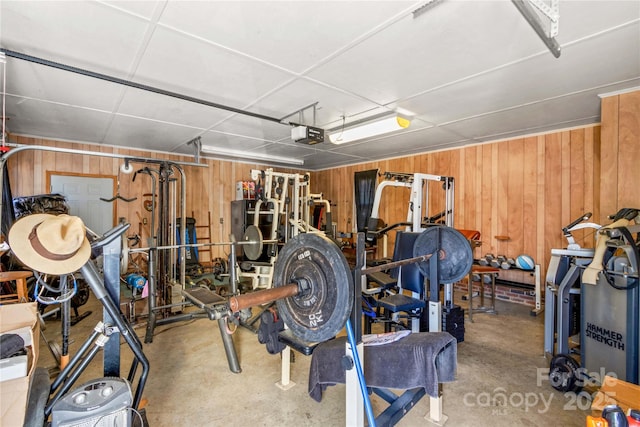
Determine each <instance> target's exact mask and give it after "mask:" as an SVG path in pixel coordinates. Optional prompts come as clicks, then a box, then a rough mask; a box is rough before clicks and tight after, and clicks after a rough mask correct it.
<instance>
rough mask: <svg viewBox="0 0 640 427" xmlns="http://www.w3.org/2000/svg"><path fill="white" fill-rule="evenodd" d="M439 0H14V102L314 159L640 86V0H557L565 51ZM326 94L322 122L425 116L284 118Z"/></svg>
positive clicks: (456, 134) (9, 38) (396, 149)
mask: <svg viewBox="0 0 640 427" xmlns="http://www.w3.org/2000/svg"><path fill="white" fill-rule="evenodd" d="M543 1H544V2H546V3H548V2H549V1H550V0H543ZM426 3H427V0H425V1H420V2H414V1H405V2H400V1H395V2H394V1H380V2H373V1H349V0H344V1H322V2H319V1H303V0H301V1H255V2H254V1H208V2H201V1H180V2H176V1H164V0H158V1H144V2H139V1H108V2H105V1H91V0H86V1H82V2H76V1H48V2H35V1H6V0H3V1H0V52H4V53H5V55H6V78H7V90H6V92H7V94H6V99H7V104H6V105H7V106H6V111H4V114H5V115H6V116H7V117H9V118H10V121H9V130H10V131H11V132H13V133H16V134H25V135H31V136H38V137H43V138H53V139H64V140H69V141H79V142H82V141H86V142H97V143H104V144H110V145H114V146H122V147H131V146H134V147H136V148H139V149H141V150H145V149H147V150H155V151H166V152H170V153H184V154H186V155H191V154H194V153H193V145H187V142H188V141H190V140H192V139H193V138H195V137H198V136H200V137H201V138H202V143H203V144H205V145H214V146H218V147H221V148H225V149H235V150H241V153H243V154H244V156H245V157H246V159H245V160H247V161H251V159H250V158H249V157H250V156H251V154H252V153H254V154H262V155H268V154H270V153H271V154H272V155H280V156H286V157H292V156H293V157H296V158H300V159H304V161H305V164H304V166H303V168H305V169H311V170H314V169H324V168H329V167H337V166H342V165H346V164H354V163H360V162H363V161H373V160H379V159H384V158H390V157H396V156H399V155H407V154H412V153H417V152H422V151H430V150H437V149H443V148H448V147H455V146H460V145H465V144H472V143H478V142H483V141H488V140H493V139H502V138H506V137H517V136H519V135H524V134H528V133H533V132H542V131H551V130H557V129H560V128H565V127H570V126H578V125H583V124H592V123H597V122H598V121H599V119H600V102H601V101H600V98H598V97H597V94H599V93H607V92H611V91H620V90H622V91H624V90H637V89H638V87H640V0H630V1H609V0H590V1H568V0H560V3H559V5H560V19H559V27H558V28H559V33H558V36H557V41H558V42H559V43H560V44H561V47H562V49H561V55H560V57H559V58H555V57H554V56H553V55H552V54H551V53H550V52H549V51H548V50H547V48H546V46H545V44H544V43H543V42H542V41H541V40H540V39H539V37H538V36H537V34H536V33H535V31H534V29H533V28H532V27H531V26H530V24H529V23H528V22H527V20H526V19H525V18H524V17H523V16H522V15H521V14H520V12H519V11H518V10H517V9H516V7H515V6H514V5H513V3H512V2H511V1H507V0H497V1H490V0H487V1H464V0H440V1H435V2H434V3H432V4H431V5H430V6H429V7H426V8H420V6H421V5H423V4H426ZM414 10H418V13H416V14H415V15H414V14H413V13H412V12H413V11H414ZM543 21H544V19H543ZM544 25H545V26H548V23H545V24H544ZM15 52H18V53H19V54H16V53H15ZM20 54H26V55H30V56H33V57H36V58H29V57H21V56H20ZM46 60H53V61H56V62H57V63H49V65H51V66H45V65H42V64H39V63H38V62H39V61H40V62H42V61H46ZM72 67H79V68H81V69H82V70H79V71H81V72H83V73H85V74H89V76H81V75H79V74H76V73H73V72H72V71H78V70H75V69H73V68H72ZM0 68H2V67H0ZM96 73H101V75H99V76H98V75H97V74H96ZM3 77H4V76H3ZM96 77H100V78H96ZM123 83H126V84H123ZM140 85H147V87H142V88H140V87H138V88H134V87H135V86H140ZM127 86H129V87H127ZM132 86H133V87H132ZM168 92H173V95H175V96H168V95H171V94H170V93H168ZM190 98H191V99H190ZM193 101H195V102H193ZM314 104H315V105H316V109H315V124H316V125H317V126H319V127H322V128H323V129H325V130H329V129H332V128H337V127H339V126H340V125H341V124H342V123H343V122H344V123H346V124H347V125H349V124H350V123H352V122H354V121H357V120H361V119H366V118H367V117H372V116H374V115H376V114H377V113H379V112H382V111H389V110H401V111H402V112H404V113H411V114H412V115H413V116H414V118H413V121H412V124H411V127H410V128H409V129H408V130H407V131H401V132H398V133H395V134H390V135H386V136H384V137H377V138H373V139H369V140H364V141H358V142H354V143H351V144H346V145H344V146H334V145H332V144H330V143H329V142H325V143H322V144H317V145H315V146H307V145H303V144H299V143H294V142H293V141H292V140H291V137H290V135H291V133H290V131H291V129H290V126H289V125H288V124H287V123H280V121H281V119H283V118H284V119H286V120H285V122H298V121H301V122H303V123H305V124H313V123H314V110H313V108H312V107H310V106H312V105H314ZM217 107H223V108H217ZM307 107H309V108H307ZM301 109H304V114H302V117H300V116H299V115H298V114H294V113H296V112H297V111H299V110H301ZM256 115H257V116H259V118H256V117H255V116H256ZM287 115H289V116H288V117H287ZM327 139H328V136H327V137H326V138H325V140H327ZM241 158H242V157H237V159H238V160H240V159H241Z"/></svg>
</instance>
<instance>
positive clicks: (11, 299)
mask: <svg viewBox="0 0 640 427" xmlns="http://www.w3.org/2000/svg"><path fill="white" fill-rule="evenodd" d="M31 276H33V272H31V271H2V272H0V282H12V281H15V282H16V293H15V294H5V295H0V303H2V304H5V303H15V302H18V303H20V302H29V295H28V292H27V277H31Z"/></svg>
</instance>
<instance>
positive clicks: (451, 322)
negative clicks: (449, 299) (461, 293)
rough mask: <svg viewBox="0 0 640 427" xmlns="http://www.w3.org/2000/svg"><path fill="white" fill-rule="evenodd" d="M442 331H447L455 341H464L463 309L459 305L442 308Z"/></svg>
mask: <svg viewBox="0 0 640 427" xmlns="http://www.w3.org/2000/svg"><path fill="white" fill-rule="evenodd" d="M442 331H443V332H449V333H450V334H451V335H453V336H454V337H455V338H456V341H458V342H462V341H464V310H463V309H462V307H460V306H459V305H453V306H451V307H443V308H442Z"/></svg>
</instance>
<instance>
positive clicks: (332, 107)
mask: <svg viewBox="0 0 640 427" xmlns="http://www.w3.org/2000/svg"><path fill="white" fill-rule="evenodd" d="M315 103H317V105H316V111H315V112H316V124H317V125H318V126H333V125H334V124H335V123H331V121H332V120H335V119H336V117H340V116H342V115H345V114H348V113H349V112H354V111H357V112H361V111H368V110H370V109H372V108H376V107H377V105H376V104H373V103H372V102H370V101H368V100H365V99H362V98H359V97H357V96H354V95H351V94H348V93H345V92H344V91H340V90H336V89H334V88H331V87H328V86H326V85H321V84H319V83H317V82H314V81H311V80H307V79H303V78H300V79H296V80H294V81H292V82H291V83H290V84H288V85H286V86H284V87H282V88H280V89H279V90H278V91H276V92H274V93H272V94H270V95H269V96H267V97H265V98H263V99H261V100H260V101H259V102H258V103H257V104H256V105H255V106H253V107H252V110H256V111H259V112H261V113H263V114H268V115H274V116H276V117H283V116H285V115H287V114H291V113H294V112H297V111H299V110H301V109H305V107H309V106H310V105H312V104H315ZM292 104H294V105H297V106H296V107H294V108H293V109H291V105H292ZM302 118H303V120H299V115H298V114H295V115H291V116H289V117H287V121H289V122H294V123H302V124H308V125H313V108H306V109H305V110H304V114H303V117H302Z"/></svg>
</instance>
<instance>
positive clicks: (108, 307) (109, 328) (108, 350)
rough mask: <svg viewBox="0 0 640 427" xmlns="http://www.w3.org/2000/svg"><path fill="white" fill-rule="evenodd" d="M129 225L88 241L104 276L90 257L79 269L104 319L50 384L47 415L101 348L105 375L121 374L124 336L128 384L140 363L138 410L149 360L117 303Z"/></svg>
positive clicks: (121, 226) (133, 404)
mask: <svg viewBox="0 0 640 427" xmlns="http://www.w3.org/2000/svg"><path fill="white" fill-rule="evenodd" d="M128 228H129V224H121V225H119V226H117V227H115V228H113V229H112V230H110V231H108V232H107V233H105V234H104V236H103V237H101V238H100V239H98V240H96V241H94V242H93V243H92V244H91V248H92V250H94V251H95V250H98V251H102V254H103V270H104V271H103V277H100V273H99V272H98V269H97V267H96V266H95V264H94V262H93V261H92V260H89V261H87V263H86V264H85V265H84V266H82V268H81V269H80V272H81V273H82V275H83V277H84V278H85V280H86V281H87V284H88V285H89V287H90V288H91V291H92V292H93V294H94V295H95V297H96V299H98V301H100V303H101V304H102V307H103V309H104V318H103V321H102V322H100V323H99V324H98V325H97V326H96V327H95V328H94V331H93V333H92V334H91V335H90V336H89V338H88V339H87V340H86V341H85V342H84V344H83V345H82V346H81V348H80V349H79V351H78V352H77V353H76V355H75V356H74V357H73V358H72V359H71V361H70V362H69V364H68V365H67V366H66V367H65V368H64V369H63V370H62V372H60V374H59V375H58V377H57V378H56V379H55V381H54V382H53V384H52V385H51V389H50V390H51V393H54V394H53V396H52V397H51V399H50V400H49V402H48V403H47V405H46V407H45V414H46V415H47V416H48V415H50V414H51V411H52V409H53V406H54V405H55V403H56V402H57V401H58V400H60V398H61V397H63V396H64V395H65V394H66V393H67V392H68V391H69V390H70V389H71V387H72V386H73V384H74V383H75V381H76V380H77V379H78V377H79V376H80V374H82V372H83V371H84V369H85V368H86V367H87V365H88V364H89V363H90V362H91V360H92V359H93V358H94V357H95V355H96V354H97V352H98V351H99V350H100V349H103V351H104V376H105V377H119V376H120V337H122V338H123V339H124V341H125V342H126V343H127V345H128V346H129V348H130V349H131V351H132V352H133V355H134V359H133V362H132V364H131V368H130V370H129V374H128V376H127V380H128V382H129V383H132V382H133V380H134V378H135V376H136V372H137V368H138V365H139V364H140V365H141V366H142V372H141V374H140V376H139V379H138V385H137V387H136V390H135V394H134V397H133V403H132V407H133V408H134V409H139V405H140V401H141V399H142V392H143V390H144V386H145V384H146V381H147V377H148V375H149V361H148V359H147V357H146V355H145V354H144V351H143V349H142V343H141V342H140V339H139V338H138V336H137V335H136V333H135V331H134V330H133V328H132V327H131V325H130V324H129V322H128V321H127V320H126V319H125V318H124V316H123V315H122V313H121V312H120V309H119V308H118V305H117V302H118V301H119V298H120V286H119V283H120V281H119V277H120V267H119V266H120V252H121V248H122V241H121V239H122V235H123V233H124V232H125V231H126V230H127V229H128ZM91 344H94V347H93V348H90V347H91Z"/></svg>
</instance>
